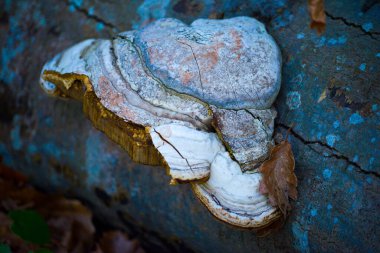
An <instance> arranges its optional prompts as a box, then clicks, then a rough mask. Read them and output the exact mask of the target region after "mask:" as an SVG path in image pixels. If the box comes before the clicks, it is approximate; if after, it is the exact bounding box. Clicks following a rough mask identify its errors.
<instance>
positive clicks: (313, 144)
mask: <svg viewBox="0 0 380 253" xmlns="http://www.w3.org/2000/svg"><path fill="white" fill-rule="evenodd" d="M276 126H278V127H281V128H284V129H286V130H288V131H289V132H290V134H291V135H293V136H294V137H295V138H297V139H298V140H300V141H301V142H302V143H303V144H305V146H307V147H308V148H310V149H311V150H312V151H313V152H315V153H317V154H318V155H320V156H324V157H332V158H334V159H338V160H343V161H345V162H346V163H347V165H351V166H353V167H355V168H356V169H357V171H358V172H360V173H363V174H369V175H372V176H375V177H377V178H380V174H379V173H377V172H376V171H370V170H367V169H365V168H362V166H360V164H358V163H357V162H355V161H354V160H353V159H352V158H350V157H348V156H346V155H344V154H342V153H341V152H340V151H339V150H337V149H336V148H334V147H331V146H329V145H328V144H327V143H324V142H322V141H319V140H317V141H312V140H306V139H305V138H304V137H303V136H302V135H300V134H299V133H297V132H296V131H294V130H293V129H292V128H291V127H289V126H287V125H285V124H283V123H276Z"/></svg>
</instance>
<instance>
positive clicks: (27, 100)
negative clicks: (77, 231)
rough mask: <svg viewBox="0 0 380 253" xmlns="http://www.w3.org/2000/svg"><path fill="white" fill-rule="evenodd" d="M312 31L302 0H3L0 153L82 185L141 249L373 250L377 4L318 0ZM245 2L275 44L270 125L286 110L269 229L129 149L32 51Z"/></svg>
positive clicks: (377, 216) (42, 176)
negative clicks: (276, 205)
mask: <svg viewBox="0 0 380 253" xmlns="http://www.w3.org/2000/svg"><path fill="white" fill-rule="evenodd" d="M325 9H326V16H327V25H326V31H325V33H324V34H323V35H321V36H318V35H317V34H316V33H315V31H313V30H310V28H309V26H308V24H309V16H308V11H307V5H306V1H286V0H284V1H275V2H274V1H273V2H272V1H260V0H258V1H251V2H248V1H231V2H227V1H215V2H212V1H186V0H180V1H173V2H169V1H162V3H157V1H148V0H146V1H144V2H143V1H131V2H130V3H127V2H125V1H117V0H113V1H97V0H92V1H90V0H89V1H86V0H84V1H79V0H76V1H58V0H49V1H47V0H46V1H40V0H39V1H37V0H29V1H26V0H20V1H11V0H6V1H1V3H0V44H1V47H2V50H1V59H0V65H1V68H0V80H1V84H0V155H1V156H3V158H4V162H5V163H6V164H7V165H9V166H12V167H14V168H16V169H18V170H20V171H23V172H25V173H26V174H28V175H30V176H31V178H32V181H33V182H34V184H35V185H37V186H39V187H40V188H43V189H46V190H49V191H52V190H53V191H59V192H64V193H65V194H67V195H69V196H76V197H79V198H81V199H82V200H83V201H84V202H85V203H87V204H88V205H89V206H91V207H92V208H93V209H94V210H96V213H97V218H98V219H99V220H103V221H107V223H109V224H111V225H114V226H116V227H122V228H124V229H126V230H127V231H128V232H130V233H131V234H132V236H136V237H139V238H141V239H142V240H143V245H144V246H145V247H146V248H147V249H148V250H149V249H150V250H152V251H153V250H154V251H156V252H157V251H158V250H159V249H161V250H162V251H167V252H175V251H179V252H184V251H189V252H190V251H199V252H252V251H262V252H284V251H288V252H293V251H301V252H351V251H361V252H371V251H376V250H378V249H379V248H380V241H379V240H378V238H380V230H379V229H378V228H379V226H380V213H379V212H378V210H379V206H380V166H379V165H380V160H379V157H380V151H379V147H380V143H379V141H380V135H379V127H378V124H379V117H380V108H379V105H378V104H379V94H380V91H379V88H380V87H379V83H380V75H379V73H380V42H379V40H380V22H379V20H380V4H379V3H378V1H348V0H345V1H338V0H336V1H326V3H325ZM238 15H248V16H252V17H255V18H257V19H259V20H260V21H262V22H264V23H265V24H266V26H267V29H268V32H269V33H270V34H271V35H272V36H273V37H274V38H275V40H276V41H277V43H278V45H279V46H280V48H281V50H282V56H283V63H284V66H283V74H282V79H283V81H282V88H281V91H280V94H279V97H278V99H277V102H276V107H277V110H278V112H279V113H278V119H277V123H276V129H275V130H276V132H277V133H285V131H286V130H287V129H288V126H290V125H291V124H292V123H294V124H295V125H294V127H293V128H292V130H291V131H290V136H289V141H290V143H291V144H292V147H293V151H294V155H295V161H296V173H297V176H298V178H299V187H298V191H299V199H298V201H297V202H296V203H294V208H293V210H292V214H291V216H290V218H289V219H288V221H287V222H286V225H285V227H284V228H282V229H281V230H280V231H279V232H277V233H276V234H273V235H271V236H269V237H266V238H258V237H257V236H256V235H255V234H254V233H252V232H251V231H246V230H240V229H236V228H234V227H232V226H229V225H226V224H224V223H221V222H219V221H217V220H216V219H214V218H213V216H212V215H211V214H209V213H208V211H207V210H206V208H204V207H203V206H202V205H201V204H200V203H199V201H198V200H197V199H196V198H195V196H194V195H193V194H191V191H190V186H189V185H177V186H168V183H169V177H168V176H167V175H166V174H165V170H164V169H163V168H161V167H149V166H142V165H138V164H135V163H133V162H131V160H130V158H129V157H128V155H127V153H126V152H125V151H123V150H122V149H121V148H120V147H119V146H117V145H116V144H114V143H113V142H112V141H110V140H108V139H107V138H106V137H105V135H104V134H102V133H101V132H99V131H97V130H95V129H94V128H93V127H92V125H91V123H90V122H89V121H88V120H86V118H85V116H84V115H83V112H82V107H81V105H80V104H79V103H78V102H72V101H71V102H70V103H68V102H67V101H64V100H57V99H54V98H50V97H48V96H46V95H45V94H44V93H43V92H42V91H41V90H40V88H39V85H38V83H37V82H38V78H39V75H40V73H39V72H40V70H41V67H42V65H43V63H44V62H45V61H46V60H47V59H50V58H51V57H52V56H54V55H55V54H56V53H58V52H60V51H61V50H63V49H65V48H67V47H68V46H70V45H73V44H74V43H77V42H79V41H82V40H84V39H86V38H100V37H105V38H109V37H111V36H112V35H113V34H115V33H116V32H120V31H123V30H129V29H131V28H137V27H139V26H141V25H144V24H146V23H148V22H150V21H151V20H153V19H157V18H161V17H164V16H166V17H175V18H179V19H181V20H183V21H184V22H187V23H189V22H191V21H192V20H195V19H196V18H200V17H213V18H222V17H224V18H226V17H233V16H238Z"/></svg>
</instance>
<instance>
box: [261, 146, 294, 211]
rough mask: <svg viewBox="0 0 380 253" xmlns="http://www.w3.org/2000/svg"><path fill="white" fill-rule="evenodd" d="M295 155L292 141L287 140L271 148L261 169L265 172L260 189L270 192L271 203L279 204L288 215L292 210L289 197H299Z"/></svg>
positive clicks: (262, 191) (263, 192) (266, 192)
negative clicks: (295, 172)
mask: <svg viewBox="0 0 380 253" xmlns="http://www.w3.org/2000/svg"><path fill="white" fill-rule="evenodd" d="M294 164H295V163H294V157H293V153H292V147H291V145H290V143H289V142H288V141H287V140H285V141H282V142H281V143H280V144H277V145H276V146H274V147H273V149H272V150H271V153H270V156H269V159H268V160H266V161H265V162H263V164H262V165H261V166H260V168H259V171H260V172H261V173H262V174H263V179H262V180H261V181H260V186H259V191H260V192H261V193H262V194H268V196H269V201H270V203H271V205H273V206H278V207H279V208H280V210H281V212H282V213H283V215H284V217H286V215H287V213H288V211H290V210H291V206H290V203H289V197H290V198H291V199H293V200H296V199H297V189H296V187H297V177H296V175H295V174H294Z"/></svg>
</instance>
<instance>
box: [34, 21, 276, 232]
mask: <svg viewBox="0 0 380 253" xmlns="http://www.w3.org/2000/svg"><path fill="white" fill-rule="evenodd" d="M280 84H281V55H280V50H279V48H278V47H277V45H276V43H275V42H274V40H273V38H272V37H271V36H270V35H269V34H268V33H267V32H266V30H265V27H264V25H263V24H262V23H260V22H258V21H257V20H255V19H253V18H249V17H236V18H231V19H225V20H209V19H198V20H195V21H194V22H193V23H192V24H191V25H186V24H184V23H182V22H181V21H179V20H176V19H171V18H166V19H160V20H157V21H155V22H153V23H151V24H150V25H148V26H146V27H145V28H142V29H141V30H134V31H127V32H123V33H120V34H118V35H116V36H115V37H114V38H113V39H110V40H109V39H89V40H86V41H83V42H81V43H79V44H77V45H74V46H73V47H71V48H69V49H67V50H65V51H63V52H62V53H61V54H58V55H57V56H56V57H54V58H53V59H52V60H51V61H49V62H48V63H46V64H45V66H44V67H43V69H42V73H41V86H42V88H43V89H44V90H45V91H46V92H47V93H48V94H50V95H56V96H60V97H70V98H74V99H78V100H81V101H83V109H84V112H85V113H86V114H87V115H88V117H89V118H90V120H91V121H92V122H93V124H94V125H95V127H97V128H98V129H100V130H101V131H103V132H105V133H106V135H108V136H109V137H110V138H111V139H112V140H113V141H115V142H117V143H118V144H120V145H121V146H122V147H123V148H125V149H126V151H127V152H128V153H129V154H130V156H131V157H132V159H133V160H134V161H136V162H140V163H144V164H150V165H165V166H166V167H167V169H168V173H169V175H170V176H171V177H172V181H173V182H176V181H179V182H191V183H192V185H193V190H194V192H195V194H196V196H197V197H198V198H199V199H200V200H201V201H202V203H204V204H205V206H206V207H207V208H208V209H209V210H210V211H211V213H212V214H214V215H215V216H216V217H218V218H219V219H221V220H223V221H225V222H227V223H230V224H233V225H236V226H240V227H247V228H261V227H263V226H267V225H268V224H270V223H271V222H273V221H274V220H276V219H277V218H279V217H280V215H279V212H278V209H277V208H275V207H273V206H271V205H270V204H269V202H268V198H267V197H266V196H265V195H263V194H261V193H260V192H259V181H260V179H261V174H260V172H258V171H257V170H256V168H257V167H258V166H259V165H260V164H261V163H262V162H263V161H264V160H265V159H267V157H268V155H269V152H270V149H271V147H272V146H273V145H274V143H273V139H272V135H273V122H274V118H275V117H276V111H275V109H274V108H273V107H272V103H273V102H274V100H275V98H276V96H277V93H278V91H279V89H280Z"/></svg>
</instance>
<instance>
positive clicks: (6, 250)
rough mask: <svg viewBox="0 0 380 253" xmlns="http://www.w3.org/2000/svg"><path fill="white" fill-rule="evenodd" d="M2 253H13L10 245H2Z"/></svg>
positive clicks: (0, 249)
mask: <svg viewBox="0 0 380 253" xmlns="http://www.w3.org/2000/svg"><path fill="white" fill-rule="evenodd" d="M0 253H12V251H11V249H10V248H9V246H8V245H5V244H0Z"/></svg>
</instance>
